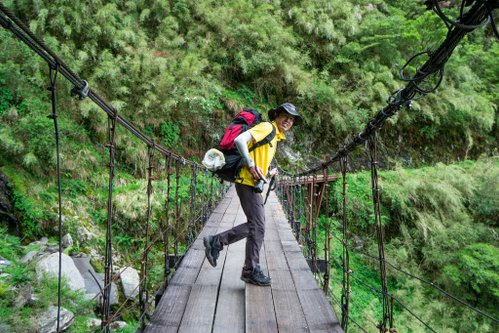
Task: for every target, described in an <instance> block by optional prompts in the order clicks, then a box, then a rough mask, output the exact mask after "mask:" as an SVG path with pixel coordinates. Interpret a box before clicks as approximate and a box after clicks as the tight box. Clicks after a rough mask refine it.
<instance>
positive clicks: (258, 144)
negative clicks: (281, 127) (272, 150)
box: [249, 121, 276, 152]
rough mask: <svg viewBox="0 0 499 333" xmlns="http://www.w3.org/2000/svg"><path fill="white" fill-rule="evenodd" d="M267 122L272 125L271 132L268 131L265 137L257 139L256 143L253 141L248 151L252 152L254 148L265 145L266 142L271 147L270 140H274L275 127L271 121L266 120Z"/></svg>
mask: <svg viewBox="0 0 499 333" xmlns="http://www.w3.org/2000/svg"><path fill="white" fill-rule="evenodd" d="M267 123H269V124H270V126H272V132H270V133H269V134H268V135H267V136H266V137H265V138H263V139H262V140H261V141H258V142H257V143H255V144H254V145H253V146H251V148H250V149H249V151H250V152H252V151H253V150H255V149H256V148H258V147H260V146H263V145H266V144H267V143H268V144H269V145H270V146H271V147H272V140H274V137H275V134H276V129H275V126H274V125H272V123H271V122H269V121H267Z"/></svg>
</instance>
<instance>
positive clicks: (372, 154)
mask: <svg viewBox="0 0 499 333" xmlns="http://www.w3.org/2000/svg"><path fill="white" fill-rule="evenodd" d="M376 141H377V131H374V133H373V134H372V135H370V136H369V138H368V140H367V146H368V150H369V159H370V165H371V189H372V200H373V210H374V212H373V213H374V221H375V226H376V233H377V238H378V255H379V258H380V260H379V265H380V267H379V268H380V277H381V288H382V303H383V318H382V320H381V322H380V323H379V330H380V332H386V331H387V330H388V328H387V326H386V324H387V321H388V322H389V325H390V329H392V328H393V323H392V322H391V321H390V318H392V314H391V306H390V300H389V295H388V281H387V275H386V264H385V249H384V229H383V225H382V221H381V207H380V205H381V203H380V188H379V182H378V171H377V168H378V167H377V166H378V157H377V151H376Z"/></svg>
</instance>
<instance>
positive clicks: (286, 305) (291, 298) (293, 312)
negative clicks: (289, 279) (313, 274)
mask: <svg viewBox="0 0 499 333" xmlns="http://www.w3.org/2000/svg"><path fill="white" fill-rule="evenodd" d="M272 272H274V271H272ZM288 273H289V272H288ZM272 279H274V276H273V277H272ZM272 284H274V282H273V281H272ZM272 297H273V298H274V306H275V311H276V318H277V326H278V327H279V333H284V332H289V333H295V332H309V329H308V324H307V321H306V320H305V314H304V313H303V310H302V307H301V304H300V300H299V298H298V294H297V293H296V290H280V289H274V288H272Z"/></svg>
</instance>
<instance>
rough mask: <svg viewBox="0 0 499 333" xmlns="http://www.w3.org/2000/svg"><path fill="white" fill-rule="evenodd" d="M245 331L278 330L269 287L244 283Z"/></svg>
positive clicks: (265, 331) (265, 332) (268, 332)
mask: <svg viewBox="0 0 499 333" xmlns="http://www.w3.org/2000/svg"><path fill="white" fill-rule="evenodd" d="M246 332H261V333H274V332H278V330H277V320H276V316H275V310H274V302H273V299H272V291H271V288H270V287H260V286H255V285H252V284H249V283H246Z"/></svg>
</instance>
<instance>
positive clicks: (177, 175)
mask: <svg viewBox="0 0 499 333" xmlns="http://www.w3.org/2000/svg"><path fill="white" fill-rule="evenodd" d="M179 187H180V161H179V160H176V161H175V226H174V229H175V231H174V235H175V239H174V241H173V254H174V256H175V268H176V267H177V263H178V239H179V236H180V235H179V231H180V226H179V224H180V203H179V196H178V191H179Z"/></svg>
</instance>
